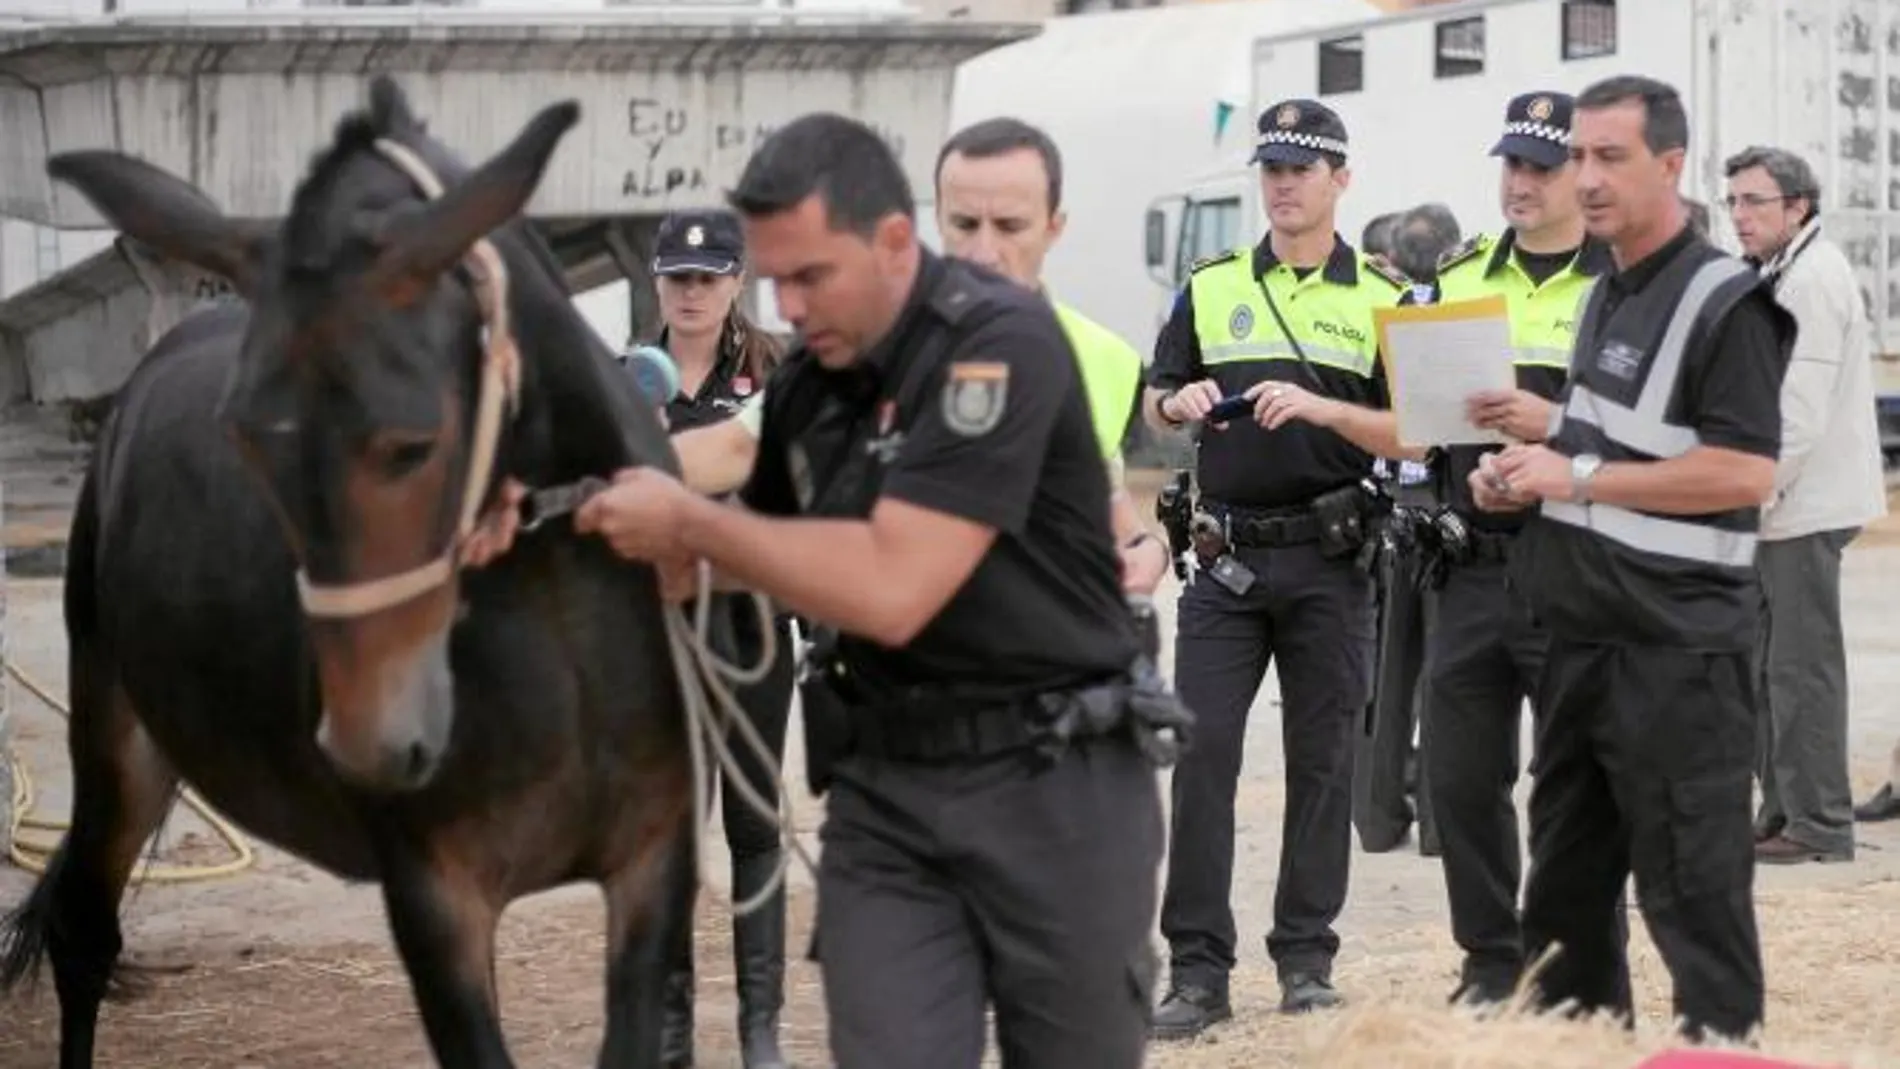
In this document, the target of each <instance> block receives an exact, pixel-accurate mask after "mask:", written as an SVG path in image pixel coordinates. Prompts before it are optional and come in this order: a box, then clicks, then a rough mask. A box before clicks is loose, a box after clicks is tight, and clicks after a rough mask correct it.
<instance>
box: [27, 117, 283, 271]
mask: <svg viewBox="0 0 1900 1069" xmlns="http://www.w3.org/2000/svg"><path fill="white" fill-rule="evenodd" d="M46 172H47V173H48V174H50V175H52V176H53V178H54V179H56V180H58V181H61V182H65V183H67V184H68V185H71V186H73V187H74V188H76V189H78V190H79V192H80V194H81V195H83V196H84V197H85V198H86V200H87V202H88V203H90V204H91V205H92V206H93V207H94V208H95V209H97V210H98V212H99V214H100V215H101V216H104V217H105V221H106V222H107V223H108V224H110V225H111V226H112V227H113V228H114V229H116V230H119V231H122V232H123V233H125V234H127V235H129V236H130V237H132V238H134V239H135V240H137V241H139V242H142V243H143V244H145V245H147V246H149V247H151V248H152V249H155V250H157V251H158V252H159V253H160V254H161V255H163V256H166V257H169V258H171V259H176V260H182V261H184V262H185V263H188V264H192V265H193V266H196V267H201V268H203V269H204V270H206V271H210V272H212V273H213V274H218V275H223V276H224V277H225V278H227V279H229V280H230V281H231V285H232V287H233V288H235V289H236V290H237V291H238V292H239V293H240V294H243V295H245V296H249V295H250V294H251V292H252V290H253V289H254V288H255V284H256V281H257V268H258V262H259V260H260V258H261V248H262V242H261V239H262V238H263V237H264V236H265V233H266V231H265V229H264V227H263V226H261V225H259V224H252V223H246V222H242V221H239V220H236V219H231V218H228V217H226V216H225V214H224V213H223V212H221V211H219V210H218V206H217V205H216V204H213V203H211V198H209V197H207V196H205V195H204V194H203V193H202V192H200V191H199V190H198V188H197V187H196V186H193V185H192V184H191V183H189V182H187V181H185V180H184V179H182V178H179V177H177V176H176V175H173V174H171V173H170V172H168V171H165V170H163V169H161V168H158V167H154V166H152V165H151V164H149V163H146V162H145V161H144V160H139V159H134V158H133V157H131V156H126V155H122V154H120V153H117V152H104V151H86V152H66V153H61V154H59V155H56V156H54V157H53V158H52V159H50V160H48V161H47V164H46Z"/></svg>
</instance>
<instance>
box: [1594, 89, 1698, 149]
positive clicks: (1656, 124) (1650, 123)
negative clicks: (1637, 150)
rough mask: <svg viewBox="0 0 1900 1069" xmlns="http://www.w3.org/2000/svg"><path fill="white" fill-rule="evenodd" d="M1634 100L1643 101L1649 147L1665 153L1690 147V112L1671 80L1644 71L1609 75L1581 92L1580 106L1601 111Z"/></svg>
mask: <svg viewBox="0 0 1900 1069" xmlns="http://www.w3.org/2000/svg"><path fill="white" fill-rule="evenodd" d="M1630 100H1636V101H1640V102H1641V103H1642V105H1643V143H1644V144H1645V145H1648V146H1649V151H1651V152H1654V153H1656V154H1657V155H1661V154H1662V153H1665V152H1668V151H1669V150H1670V149H1678V148H1680V149H1686V148H1688V147H1689V115H1688V113H1687V112H1685V111H1684V110H1683V109H1682V97H1681V96H1679V95H1677V93H1676V90H1675V87H1674V86H1672V85H1670V84H1669V83H1667V82H1660V81H1657V80H1656V79H1654V78H1645V77H1643V76H1642V75H1640V74H1619V75H1617V76H1616V77H1614V78H1605V79H1603V80H1602V81H1600V82H1597V83H1596V84H1595V85H1592V86H1591V87H1590V88H1588V89H1585V90H1584V91H1583V92H1582V93H1579V94H1578V95H1577V110H1578V111H1601V110H1602V109H1604V108H1613V107H1615V106H1616V105H1618V104H1621V103H1624V102H1625V101H1630Z"/></svg>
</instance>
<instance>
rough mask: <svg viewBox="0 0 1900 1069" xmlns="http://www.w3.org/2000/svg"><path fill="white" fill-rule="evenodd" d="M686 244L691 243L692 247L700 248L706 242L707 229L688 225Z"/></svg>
mask: <svg viewBox="0 0 1900 1069" xmlns="http://www.w3.org/2000/svg"><path fill="white" fill-rule="evenodd" d="M686 244H687V245H690V246H691V247H693V248H695V249H697V248H699V247H700V246H701V245H704V244H706V231H705V230H703V229H701V228H699V227H697V226H689V227H687V228H686Z"/></svg>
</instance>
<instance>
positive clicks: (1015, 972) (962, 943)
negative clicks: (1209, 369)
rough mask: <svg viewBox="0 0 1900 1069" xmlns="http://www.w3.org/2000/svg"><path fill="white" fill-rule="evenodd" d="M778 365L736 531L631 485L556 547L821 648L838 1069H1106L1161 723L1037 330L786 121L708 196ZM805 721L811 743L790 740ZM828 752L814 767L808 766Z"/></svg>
mask: <svg viewBox="0 0 1900 1069" xmlns="http://www.w3.org/2000/svg"><path fill="white" fill-rule="evenodd" d="M730 200H731V201H732V203H733V205H734V207H736V208H737V209H738V211H739V213H740V215H741V217H742V219H743V221H744V224H745V228H746V237H747V247H748V251H749V255H750V257H751V263H752V269H753V270H754V271H755V272H756V273H757V274H759V275H760V276H762V277H767V278H771V279H772V280H773V281H774V282H775V284H776V286H777V291H778V293H777V296H778V301H779V307H780V310H781V312H782V313H783V314H784V315H785V317H786V318H787V319H788V320H790V321H791V322H792V323H793V324H794V325H795V326H796V327H797V328H798V330H799V333H800V336H801V343H800V344H799V345H798V346H797V347H796V348H795V350H794V351H793V352H792V354H791V355H790V356H789V357H788V358H787V362H786V363H785V365H784V366H783V367H782V368H781V369H780V371H779V372H778V374H776V375H775V376H774V378H773V380H772V385H771V388H770V390H769V391H768V393H767V395H766V401H765V413H764V422H763V426H762V433H761V437H760V442H759V452H758V458H757V462H756V464H755V466H754V469H753V473H752V476H751V479H750V481H749V482H748V484H747V485H746V487H745V489H744V491H743V498H744V502H745V504H746V506H748V508H747V509H741V508H736V507H732V506H729V505H725V504H722V503H719V502H716V501H712V500H709V499H706V498H704V497H699V496H696V495H693V494H691V493H690V492H688V491H686V490H684V489H682V488H681V487H680V486H679V485H678V484H677V483H674V482H673V481H672V480H670V479H669V478H668V477H667V476H666V475H665V474H664V473H661V472H658V471H654V470H650V469H641V470H639V471H636V472H632V473H629V474H628V476H627V477H625V478H624V479H623V480H622V481H620V482H618V483H617V484H616V485H615V486H614V487H613V488H612V489H610V490H608V491H606V492H604V493H602V494H601V495H600V496H598V497H596V498H594V499H593V500H592V501H590V502H589V503H588V504H587V505H586V506H584V507H583V508H582V509H581V511H580V512H579V513H578V514H577V516H576V524H577V526H578V527H579V528H581V529H583V530H593V531H599V532H600V533H601V534H603V536H605V537H606V538H607V539H608V540H609V541H610V543H612V544H613V545H614V546H615V547H616V549H618V550H619V551H620V552H622V553H623V554H626V555H629V556H635V557H640V558H644V559H649V560H654V561H656V562H657V563H658V564H659V566H660V568H661V569H662V572H663V574H664V575H667V576H677V575H679V574H681V573H682V570H683V569H686V568H688V567H689V566H690V563H689V562H691V561H694V560H702V559H703V560H706V561H710V562H711V564H712V565H713V566H714V568H715V569H717V570H718V571H719V572H720V573H721V574H722V575H725V576H729V577H731V578H733V579H735V580H736V581H738V582H740V583H743V584H744V585H746V586H750V587H753V588H756V589H759V590H762V591H765V592H766V593H768V594H770V595H772V596H773V597H775V598H776V599H778V601H779V602H781V603H782V604H784V605H785V606H787V607H788V608H790V609H792V610H795V611H797V612H799V613H800V615H801V616H802V617H805V618H809V619H811V620H813V621H814V622H816V623H817V624H820V625H823V626H824V627H825V628H828V629H833V630H830V631H828V632H827V633H824V634H821V635H820V636H819V637H818V638H817V639H816V641H815V650H816V651H819V652H815V654H814V662H815V665H816V670H817V672H818V675H817V676H816V679H817V680H819V681H821V682H822V684H823V685H822V687H821V688H820V689H822V690H823V691H825V692H827V693H828V694H829V695H830V697H829V698H827V699H825V700H821V701H817V702H814V701H812V700H810V698H809V697H808V700H807V702H806V704H805V706H804V711H805V718H806V720H807V723H808V726H810V727H811V728H812V732H811V739H812V743H811V744H812V745H815V746H818V747H820V748H823V749H824V750H825V751H826V754H825V756H826V757H828V758H829V762H828V763H827V764H826V765H825V767H824V768H822V769H821V770H820V772H821V777H822V778H821V782H822V783H825V784H828V787H829V792H830V796H829V799H828V805H827V812H826V817H825V824H824V827H823V829H822V831H821V833H820V834H821V837H822V841H823V843H824V851H823V859H822V862H821V872H820V874H819V885H818V895H819V903H818V909H819V917H818V935H817V940H816V946H817V954H818V957H819V960H820V962H821V965H822V967H823V970H824V981H825V985H824V986H825V996H826V1004H827V1009H828V1011H829V1023H830V1030H831V1036H830V1039H831V1043H830V1046H831V1052H832V1055H833V1057H834V1058H835V1059H836V1060H837V1064H838V1065H839V1066H841V1067H843V1069H890V1067H892V1066H906V1067H914V1069H975V1067H976V1066H977V1065H978V1064H979V1061H980V1059H981V1056H982V1050H983V1045H984V1037H985V1013H984V1011H985V1006H986V1003H993V1004H994V1006H995V1010H996V1015H995V1016H996V1029H997V1035H998V1041H999V1043H1000V1045H1001V1047H1002V1050H1003V1062H1004V1064H1006V1065H1034V1066H1038V1067H1056V1069H1062V1067H1075V1069H1085V1067H1086V1069H1135V1067H1136V1066H1139V1065H1140V1064H1141V1063H1142V1058H1143V1051H1144V1048H1145V1045H1146V1032H1147V1024H1148V1018H1149V1003H1148V998H1149V993H1150V992H1151V990H1152V986H1153V976H1154V960H1153V952H1152V950H1151V949H1150V947H1149V946H1148V933H1149V931H1150V928H1151V925H1152V923H1153V920H1154V904H1155V897H1154V896H1155V876H1156V868H1157V866H1158V864H1159V861H1160V855H1161V850H1162V825H1161V809H1160V799H1159V791H1158V784H1157V774H1156V767H1157V764H1158V763H1165V762H1166V761H1168V760H1170V759H1171V756H1172V755H1171V749H1172V746H1171V744H1174V743H1178V742H1179V741H1180V732H1181V730H1182V729H1183V728H1184V727H1185V726H1186V717H1185V715H1184V713H1183V711H1182V710H1181V708H1180V706H1179V704H1178V703H1176V702H1174V701H1173V700H1172V696H1171V695H1169V694H1168V693H1167V692H1166V690H1165V688H1163V687H1162V686H1161V685H1160V684H1159V683H1158V681H1157V680H1156V679H1155V677H1154V674H1153V670H1152V665H1151V664H1150V663H1148V662H1147V660H1146V659H1145V658H1143V657H1142V656H1141V649H1140V646H1141V644H1140V641H1139V639H1138V634H1137V628H1136V625H1135V620H1134V617H1133V615H1132V614H1131V612H1130V611H1129V607H1128V605H1127V604H1126V603H1125V602H1124V601H1123V596H1122V592H1121V586H1120V580H1119V567H1118V559H1117V555H1116V548H1115V544H1114V540H1113V536H1112V535H1111V533H1110V526H1109V516H1108V490H1109V487H1108V481H1107V473H1106V471H1105V469H1104V467H1103V465H1102V462H1101V450H1100V446H1099V444H1098V443H1097V441H1096V438H1095V436H1094V430H1093V426H1092V423H1091V420H1090V415H1089V409H1088V401H1087V398H1086V397H1085V395H1084V392H1083V390H1082V388H1081V386H1080V383H1079V378H1078V372H1077V370H1076V361H1075V358H1074V354H1073V352H1072V351H1071V350H1070V348H1069V343H1068V341H1067V340H1066V338H1065V336H1064V334H1063V332H1062V329H1061V327H1060V325H1059V324H1058V322H1057V320H1056V318H1055V314H1054V312H1053V311H1051V309H1050V308H1049V306H1048V304H1047V302H1045V301H1043V300H1042V299H1041V298H1040V297H1038V296H1037V295H1035V294H1033V293H1031V292H1030V291H1029V290H1027V289H1024V288H1022V287H1020V286H1018V285H1016V284H1014V283H1012V282H1010V281H1009V280H1008V279H1006V278H1004V277H1002V276H1000V275H997V274H994V273H992V272H989V271H986V270H984V269H981V268H978V267H974V266H972V265H969V264H966V263H962V262H959V261H954V260H946V259H940V258H938V257H937V256H935V255H933V254H932V253H930V252H929V251H928V250H927V249H925V248H923V246H921V245H920V244H919V243H918V241H917V238H916V233H915V222H914V214H915V209H914V206H913V202H912V199H911V193H910V189H909V186H908V184H907V183H906V181H905V179H904V175H903V171H902V170H901V168H900V167H899V165H898V162H897V160H896V158H895V157H894V156H893V155H892V154H891V152H890V150H889V148H887V147H886V145H885V144H884V142H883V141H882V140H881V139H880V138H879V137H878V136H877V134H876V133H875V132H873V131H872V130H871V129H869V128H868V127H866V126H864V125H863V124H861V123H858V122H856V121H854V120H850V119H847V118H843V117H840V116H836V115H823V114H821V115H811V116H805V117H803V118H800V119H798V120H796V121H794V122H792V123H789V124H787V125H786V126H784V127H782V128H781V129H779V130H778V131H777V132H776V133H774V134H773V135H772V136H771V137H770V138H768V139H767V140H766V141H765V142H764V143H763V144H762V145H761V146H760V148H759V149H758V151H757V152H756V153H755V154H754V156H753V157H752V159H751V160H750V161H749V163H748V164H747V166H746V168H745V171H744V173H743V174H742V175H741V177H740V180H739V183H738V186H737V188H736V189H735V190H734V191H733V193H732V194H731V196H730ZM820 720H822V721H825V722H826V725H825V727H826V728H829V729H830V730H826V729H824V728H821V727H820V726H819V725H817V724H814V723H813V722H814V721H820ZM840 737H842V739H843V741H842V744H840V743H839V742H838V739H839V738H840Z"/></svg>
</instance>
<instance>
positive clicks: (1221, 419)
mask: <svg viewBox="0 0 1900 1069" xmlns="http://www.w3.org/2000/svg"><path fill="white" fill-rule="evenodd" d="M1253 402H1254V399H1253V398H1251V397H1248V396H1247V395H1245V394H1238V395H1235V396H1233V397H1223V398H1221V399H1220V400H1219V401H1217V402H1215V404H1214V407H1213V408H1210V409H1208V410H1207V418H1206V420H1205V422H1207V423H1226V422H1228V421H1229V420H1236V419H1240V418H1241V417H1243V416H1246V415H1248V414H1249V413H1251V412H1252V411H1253Z"/></svg>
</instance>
